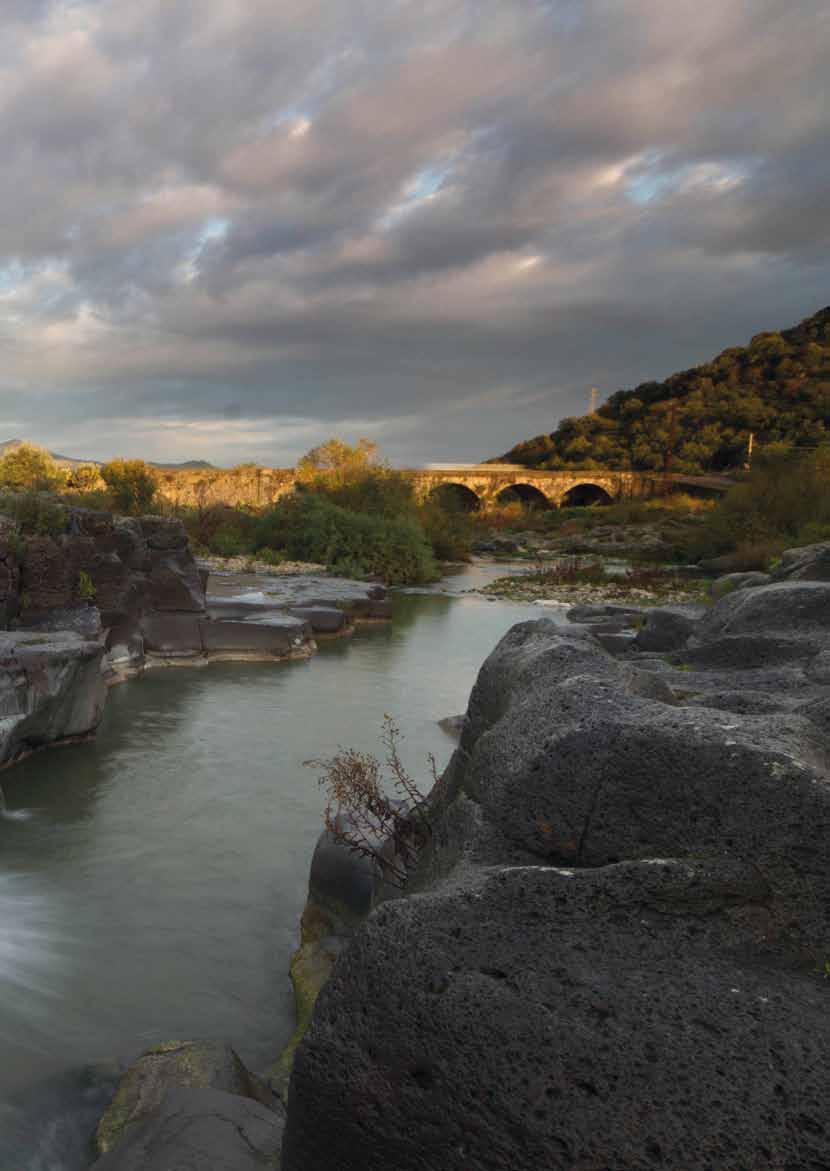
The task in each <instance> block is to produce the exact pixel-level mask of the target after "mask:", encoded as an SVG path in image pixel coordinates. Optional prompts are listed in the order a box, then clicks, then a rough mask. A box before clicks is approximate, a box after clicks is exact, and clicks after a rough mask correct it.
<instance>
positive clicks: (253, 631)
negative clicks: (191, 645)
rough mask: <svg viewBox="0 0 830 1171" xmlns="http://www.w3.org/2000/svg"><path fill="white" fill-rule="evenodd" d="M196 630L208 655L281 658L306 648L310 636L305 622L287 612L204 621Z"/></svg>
mask: <svg viewBox="0 0 830 1171" xmlns="http://www.w3.org/2000/svg"><path fill="white" fill-rule="evenodd" d="M199 629H200V632H201V643H202V646H203V647H204V650H205V652H206V653H207V654H208V655H209V656H211V657H217V656H221V655H234V656H236V657H238V656H240V655H250V656H251V657H257V658H258V657H262V658H282V657H285V656H286V655H292V654H299V653H302V652H304V651H307V649H308V643H309V635H310V627H309V625H308V623H307V622H304V621H302V620H301V619H299V618H292V617H291V616H290V615H288V614H279V615H274V616H272V617H271V618H268V619H266V620H265V621H257V622H253V621H239V622H235V621H232V620H230V621H225V622H215V621H210V620H204V621H200V622H199Z"/></svg>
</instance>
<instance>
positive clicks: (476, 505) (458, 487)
mask: <svg viewBox="0 0 830 1171" xmlns="http://www.w3.org/2000/svg"><path fill="white" fill-rule="evenodd" d="M429 498H430V500H435V501H436V502H437V503H438V504H440V505H442V506H443V507H444V508H447V509H450V510H454V511H457V512H478V511H479V510H480V508H481V497H480V496H479V495H478V493H477V492H474V491H473V490H472V488H468V487H467V485H466V484H460V483H457V482H456V481H455V480H445V481H444V482H443V483H442V484H436V485H435V487H434V488H433V489H432V490H431V491H430V493H429Z"/></svg>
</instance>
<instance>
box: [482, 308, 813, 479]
mask: <svg viewBox="0 0 830 1171" xmlns="http://www.w3.org/2000/svg"><path fill="white" fill-rule="evenodd" d="M750 434H754V436H755V442H756V444H759V445H761V446H765V445H768V444H772V443H785V444H788V445H795V446H797V447H814V446H815V445H817V444H819V443H822V442H825V441H829V440H830V306H828V307H827V308H825V309H821V310H820V311H819V312H818V313H816V314H814V315H813V316H812V317H808V318H807V319H806V320H805V321H802V322H801V323H800V324H799V325H796V326H794V327H793V328H792V329H785V330H782V331H781V332H780V333H759V334H756V336H755V337H754V338H753V339H752V341H751V342H750V343H749V345H748V346H735V347H732V348H731V349H728V350H724V351H723V353H722V354H719V355H718V356H717V357H716V358H714V359H713V360H712V361H711V362H706V363H704V365H702V366H695V367H694V368H693V369H691V370H684V371H682V372H681V373H679V374H672V375H671V377H669V378H667V379H666V380H665V382H643V383H641V385H640V386H637V387H635V388H634V389H633V390H620V391H617V393H616V394H613V395H612V396H611V397H610V398H609V399H608V401H607V402H605V403H603V405H602V406H601V407H600V408H599V410H597V411H596V412H595V413H594V414H591V415H582V416H580V417H577V418H570V419H563V420H562V422H561V423H560V424H559V426H558V427H557V428H556V430H555V431H552V432H551V433H550V434H549V435H537V436H536V437H535V438H534V439H528V440H526V441H525V442H523V443H519V444H517V445H516V446H515V447H514V448H513V449H512V450H511V451H508V452H506V453H505V454H504V455H501V456H498V457H497V459H496V460H494V461H491V462H501V461H505V462H509V463H518V464H524V465H525V466H526V467H540V468H567V467H569V466H574V465H579V466H581V467H615V468H629V467H630V468H635V469H639V470H642V471H650V470H656V469H662V468H663V467H664V466H665V462H666V454H667V452H669V451H671V452H672V460H671V466H672V469H673V470H674V471H676V472H690V473H694V472H708V471H720V470H723V469H726V468H734V467H740V466H741V465H742V464H743V463H744V462H745V461H746V452H747V444H748V442H749V436H750Z"/></svg>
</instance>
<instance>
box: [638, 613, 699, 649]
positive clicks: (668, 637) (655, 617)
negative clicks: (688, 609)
mask: <svg viewBox="0 0 830 1171" xmlns="http://www.w3.org/2000/svg"><path fill="white" fill-rule="evenodd" d="M694 628H695V620H694V618H691V617H690V616H689V615H688V614H682V613H678V612H677V611H676V610H662V609H656V608H655V609H654V610H649V611H648V613H647V615H646V618H645V622H644V623H643V625H642V626H641V627H640V629H639V630H638V631H637V638H636V644H637V649H638V650H641V651H674V650H677V649H678V648H679V647H682V646H685V645H686V642H687V640H688V638H689V636H690V635H691V633H692V631H693V630H694Z"/></svg>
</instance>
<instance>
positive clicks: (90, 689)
mask: <svg viewBox="0 0 830 1171" xmlns="http://www.w3.org/2000/svg"><path fill="white" fill-rule="evenodd" d="M103 650H104V648H103V646H102V645H101V643H100V642H98V641H95V640H94V641H89V640H86V639H84V637H82V635H80V634H77V633H75V632H73V631H66V630H64V631H58V632H56V633H47V634H40V633H32V632H30V631H0V768H2V767H3V766H5V765H7V764H11V763H12V762H13V761H15V760H17V759H18V758H20V757H22V756H26V755H27V754H28V753H30V752H33V751H35V750H37V749H38V748H44V747H46V746H47V745H48V744H55V743H60V742H61V741H67V740H73V739H78V738H81V737H84V736H88V735H90V733H92V732H93V731H94V730H95V728H96V727H97V726H98V724H99V722H100V720H101V716H102V715H103V712H104V701H105V698H106V687H105V684H104V681H103V677H102V675H101V658H102V655H103Z"/></svg>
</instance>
